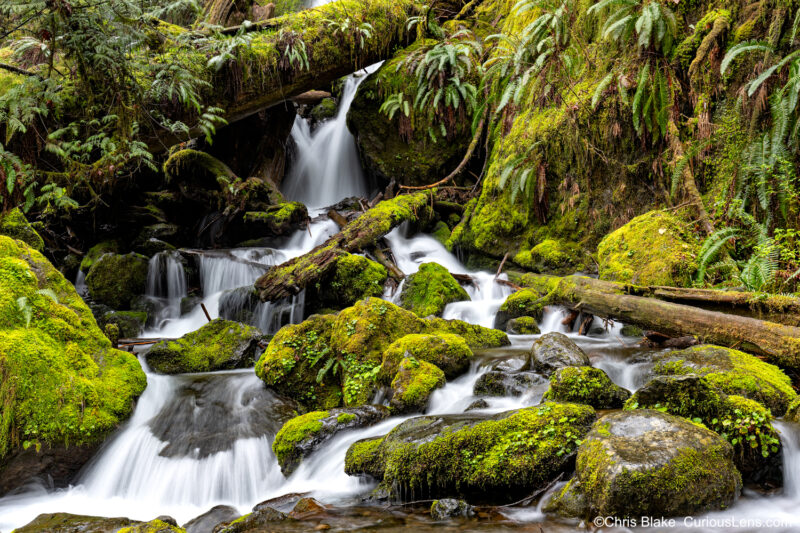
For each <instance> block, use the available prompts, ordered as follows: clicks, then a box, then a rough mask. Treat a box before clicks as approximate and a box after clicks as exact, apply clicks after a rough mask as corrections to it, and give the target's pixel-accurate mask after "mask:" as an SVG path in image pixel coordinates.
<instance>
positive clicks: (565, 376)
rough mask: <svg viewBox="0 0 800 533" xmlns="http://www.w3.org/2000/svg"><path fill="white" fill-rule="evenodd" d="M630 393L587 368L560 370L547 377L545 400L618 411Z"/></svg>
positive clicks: (599, 372)
mask: <svg viewBox="0 0 800 533" xmlns="http://www.w3.org/2000/svg"><path fill="white" fill-rule="evenodd" d="M630 395H631V393H630V392H628V391H627V390H625V389H623V388H622V387H620V386H619V385H617V384H615V383H614V382H613V381H611V378H609V377H608V374H606V373H605V372H604V371H602V370H600V369H599V368H592V367H590V366H578V367H572V366H570V367H566V368H559V369H558V370H556V371H555V372H554V373H553V374H552V375H551V376H550V388H549V389H547V392H545V393H544V397H545V398H547V399H548V400H556V401H559V402H574V403H585V404H586V405H591V406H592V407H594V408H595V409H619V408H620V407H622V405H623V404H624V403H625V400H627V399H628V398H629V397H630Z"/></svg>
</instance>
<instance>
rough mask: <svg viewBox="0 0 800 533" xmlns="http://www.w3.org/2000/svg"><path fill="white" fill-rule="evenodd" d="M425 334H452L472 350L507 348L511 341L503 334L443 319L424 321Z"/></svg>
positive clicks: (466, 323) (459, 321) (460, 321)
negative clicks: (425, 324)
mask: <svg viewBox="0 0 800 533" xmlns="http://www.w3.org/2000/svg"><path fill="white" fill-rule="evenodd" d="M426 323H427V328H426V330H425V332H426V333H435V334H439V333H452V334H454V335H458V336H459V337H461V338H463V339H464V342H466V343H467V346H469V347H470V348H472V349H473V350H476V349H479V348H499V347H501V346H508V345H509V344H511V341H510V340H508V335H506V334H505V333H504V332H502V331H499V330H496V329H491V328H485V327H483V326H478V325H476V324H470V323H469V322H464V321H463V320H445V319H443V318H433V319H429V320H426Z"/></svg>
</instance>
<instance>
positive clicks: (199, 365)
mask: <svg viewBox="0 0 800 533" xmlns="http://www.w3.org/2000/svg"><path fill="white" fill-rule="evenodd" d="M263 338H264V334H263V333H261V332H260V331H259V330H257V329H256V328H254V327H251V326H246V325H244V324H240V323H238V322H230V321H228V320H223V319H221V318H218V319H216V320H212V321H211V322H209V323H208V324H206V325H205V326H203V327H202V328H200V329H198V330H197V331H194V332H192V333H189V334H188V335H184V336H183V337H181V338H180V339H177V340H168V341H161V342H159V343H157V344H154V345H153V347H152V348H150V351H148V352H147V355H146V356H145V358H146V360H147V364H148V366H150V368H152V369H153V370H154V371H156V372H158V373H159V374H184V373H189V372H213V371H215V370H232V369H234V368H246V367H248V366H252V364H253V363H255V360H256V354H257V352H258V348H259V342H261V340H262V339H263Z"/></svg>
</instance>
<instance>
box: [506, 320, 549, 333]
mask: <svg viewBox="0 0 800 533" xmlns="http://www.w3.org/2000/svg"><path fill="white" fill-rule="evenodd" d="M506 333H508V334H509V335H538V334H540V333H541V330H539V324H538V323H537V322H536V319H535V318H533V317H532V316H521V317H519V318H512V319H511V320H509V321H508V323H507V324H506Z"/></svg>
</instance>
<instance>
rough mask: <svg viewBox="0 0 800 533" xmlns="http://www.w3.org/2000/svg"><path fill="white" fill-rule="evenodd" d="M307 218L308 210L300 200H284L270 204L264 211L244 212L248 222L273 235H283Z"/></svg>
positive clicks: (245, 219)
mask: <svg viewBox="0 0 800 533" xmlns="http://www.w3.org/2000/svg"><path fill="white" fill-rule="evenodd" d="M307 220H308V210H307V209H306V206H304V205H303V204H301V203H300V202H284V203H280V204H277V205H271V206H268V207H266V209H265V210H264V211H255V212H254V211H249V212H247V213H245V214H244V221H245V223H246V224H250V225H253V224H257V225H258V226H257V227H258V228H263V229H264V231H265V232H267V233H271V234H273V235H283V234H285V233H287V232H288V231H290V230H291V229H292V227H295V226H299V225H300V224H303V223H304V222H305V221H307Z"/></svg>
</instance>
